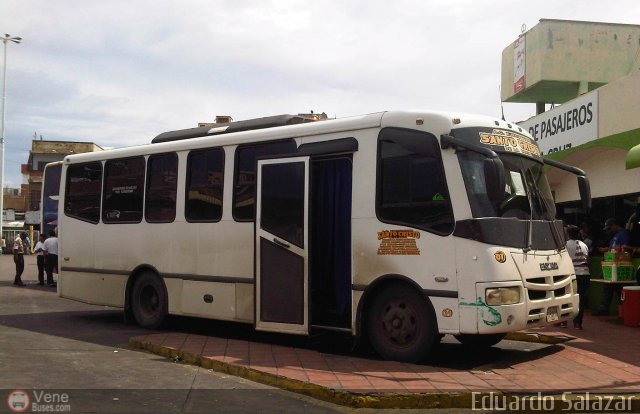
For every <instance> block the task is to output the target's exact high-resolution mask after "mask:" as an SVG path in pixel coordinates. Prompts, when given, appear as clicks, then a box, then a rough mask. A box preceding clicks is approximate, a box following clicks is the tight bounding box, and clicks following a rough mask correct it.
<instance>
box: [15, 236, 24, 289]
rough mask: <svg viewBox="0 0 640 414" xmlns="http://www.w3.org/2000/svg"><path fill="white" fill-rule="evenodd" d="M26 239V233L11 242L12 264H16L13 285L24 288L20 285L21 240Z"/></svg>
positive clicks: (22, 260) (22, 253)
mask: <svg viewBox="0 0 640 414" xmlns="http://www.w3.org/2000/svg"><path fill="white" fill-rule="evenodd" d="M26 237H27V233H25V232H22V233H20V236H18V237H16V239H15V241H14V242H13V262H14V263H15V264H16V277H15V278H14V279H13V284H14V285H16V286H25V284H24V283H22V272H24V256H23V255H24V243H23V242H22V240H23V239H24V238H26Z"/></svg>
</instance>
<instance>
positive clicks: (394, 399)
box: [129, 332, 640, 413]
mask: <svg viewBox="0 0 640 414" xmlns="http://www.w3.org/2000/svg"><path fill="white" fill-rule="evenodd" d="M506 339H510V340H514V341H526V342H538V343H548V344H557V343H561V342H566V341H570V340H572V339H575V338H573V337H570V336H551V335H543V334H535V333H526V332H515V333H513V334H509V335H507V338H506ZM129 345H131V346H132V347H134V348H138V349H143V350H146V351H149V352H151V353H154V354H157V355H161V356H165V357H167V358H173V359H174V360H175V361H178V360H183V361H185V362H187V363H190V364H194V365H198V366H201V367H203V368H206V369H210V370H213V371H216V372H220V373H224V374H229V375H233V376H237V377H241V378H245V379H248V380H251V381H254V382H258V383H261V384H265V385H269V386H273V387H276V388H280V389H283V390H286V391H291V392H295V393H298V394H302V395H306V396H309V397H312V398H315V399H318V400H322V401H326V402H330V403H333V404H337V405H342V406H346V407H350V408H377V409H380V408H396V409H411V408H413V409H416V408H421V409H467V410H468V409H473V407H474V404H476V403H478V402H481V401H494V402H497V403H498V404H500V403H502V404H509V403H520V401H521V400H522V399H524V400H526V399H527V398H529V399H531V398H536V396H537V398H538V399H553V400H555V401H563V402H564V401H566V400H565V399H564V397H565V396H564V394H562V393H560V394H546V393H532V392H520V393H518V392H502V391H479V392H438V391H436V392H432V393H397V392H394V393H378V392H373V393H358V392H350V391H345V390H337V389H332V388H327V387H323V386H321V385H317V384H313V383H309V382H304V381H300V380H296V379H292V378H287V377H283V376H281V375H277V374H272V373H268V372H264V371H259V370H256V369H253V368H248V367H244V366H240V365H234V364H231V363H225V362H222V361H217V360H214V359H210V358H204V357H202V356H200V355H195V354H192V353H189V352H185V351H180V350H178V349H176V348H171V347H166V346H162V345H158V344H154V343H150V342H145V341H144V340H142V339H139V338H136V337H134V338H130V339H129ZM588 394H590V393H589V392H587V395H588ZM592 395H593V396H592V397H591V398H598V397H597V395H598V394H597V393H592ZM606 395H607V396H611V395H613V396H618V397H619V396H621V395H624V396H626V397H627V398H629V396H631V400H632V403H633V409H634V410H638V409H640V394H638V393H628V394H627V393H625V394H606ZM572 398H573V397H572ZM479 409H480V410H482V411H486V410H483V409H482V408H479ZM518 412H522V413H527V412H549V411H545V410H540V409H532V410H527V409H526V408H525V409H524V410H522V408H521V409H520V410H518ZM551 412H565V410H564V409H560V410H556V409H553V410H552V411H551ZM587 412H593V411H591V410H588V411H587ZM632 412H635V411H632Z"/></svg>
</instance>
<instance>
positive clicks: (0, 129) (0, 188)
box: [0, 33, 22, 237]
mask: <svg viewBox="0 0 640 414" xmlns="http://www.w3.org/2000/svg"><path fill="white" fill-rule="evenodd" d="M0 39H2V43H4V66H3V68H4V69H3V74H2V120H0V237H2V225H3V224H4V223H3V217H2V213H3V212H4V118H5V116H6V114H7V105H6V102H7V42H13V43H16V44H17V43H20V42H21V41H22V38H21V37H11V35H9V34H6V33H5V34H4V36H0Z"/></svg>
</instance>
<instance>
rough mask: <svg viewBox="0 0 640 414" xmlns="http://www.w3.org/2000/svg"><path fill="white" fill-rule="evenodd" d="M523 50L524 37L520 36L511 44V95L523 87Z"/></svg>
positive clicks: (524, 48)
mask: <svg viewBox="0 0 640 414" xmlns="http://www.w3.org/2000/svg"><path fill="white" fill-rule="evenodd" d="M525 50H526V47H525V35H522V36H520V37H518V39H516V41H515V43H514V44H513V55H514V56H513V93H518V92H520V91H522V90H524V87H525Z"/></svg>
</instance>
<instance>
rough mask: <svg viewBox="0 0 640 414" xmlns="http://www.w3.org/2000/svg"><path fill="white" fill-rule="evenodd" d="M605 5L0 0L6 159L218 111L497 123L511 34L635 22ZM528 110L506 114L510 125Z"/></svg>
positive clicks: (637, 17)
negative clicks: (6, 37) (460, 116)
mask: <svg viewBox="0 0 640 414" xmlns="http://www.w3.org/2000/svg"><path fill="white" fill-rule="evenodd" d="M616 4H617V6H616V7H615V8H613V7H609V6H607V5H606V4H602V3H601V2H599V1H596V0H586V1H583V2H581V3H580V7H577V6H576V5H575V4H571V3H567V2H555V1H551V0H542V1H539V2H527V1H524V0H516V1H512V2H509V3H505V2H504V1H498V0H486V1H482V2H477V1H472V0H428V1H424V0H399V1H394V2H389V1H382V0H368V1H363V0H353V1H348V2H345V1H338V0H326V1H323V2H301V1H294V0H278V1H275V0H260V1H258V0H246V1H235V0H217V1H210V0H180V1H178V0H165V1H161V2H158V1H151V0H137V1H135V2H131V1H124V0H110V1H108V2H106V1H105V2H95V1H91V2H88V1H85V0H59V1H55V2H53V1H49V0H29V1H24V0H3V2H2V6H1V7H2V10H1V11H0V27H2V28H3V30H4V31H5V32H8V33H12V34H14V35H18V36H22V37H23V38H24V41H23V43H22V44H20V45H10V46H9V67H8V71H9V78H8V91H7V96H8V100H7V103H8V106H7V137H8V142H10V143H11V145H13V146H16V151H19V152H15V153H12V154H11V156H12V157H16V159H17V158H20V157H23V160H22V163H24V162H26V156H25V154H27V153H28V148H29V146H30V139H31V137H32V135H33V133H34V132H36V131H37V133H38V134H42V135H43V137H44V138H45V139H68V140H80V141H87V140H90V141H94V142H96V143H98V144H99V145H104V146H118V147H119V146H128V145H136V144H142V143H146V142H149V141H150V140H151V139H152V138H153V137H154V136H155V135H157V134H159V133H161V132H163V131H168V130H175V129H181V128H189V127H193V126H195V125H196V124H197V122H201V121H210V120H213V119H214V117H215V115H217V114H228V115H232V116H233V117H234V118H235V119H247V118H253V117H260V116H266V115H274V114H279V113H297V112H302V111H309V110H311V109H314V110H315V111H317V112H321V111H326V112H327V113H328V114H330V115H338V116H349V115H357V114H362V113H369V112H373V111H379V110H386V109H403V108H432V109H448V110H453V111H460V112H477V113H482V114H488V115H493V116H500V102H499V93H498V87H499V84H500V63H501V60H500V59H501V58H500V56H501V52H502V49H503V48H504V47H506V46H507V45H508V44H509V43H510V42H512V41H513V40H514V39H515V38H516V37H517V35H518V34H519V33H520V27H521V25H522V24H523V23H526V24H527V26H529V27H532V26H533V25H535V24H536V23H537V21H538V20H539V19H540V18H568V19H583V20H596V21H612V22H626V23H634V22H637V21H640V10H639V9H638V8H637V7H634V6H635V2H634V1H633V0H621V1H619V2H618V3H616ZM534 111H535V106H534V105H526V104H521V105H507V106H506V107H505V112H506V114H507V116H508V117H511V118H513V119H522V118H526V117H527V116H528V115H530V114H532V113H533V112H534ZM9 138H10V139H9ZM12 162H13V161H12ZM10 168H11V169H13V168H14V166H11V165H9V163H7V169H6V174H7V176H11V180H12V182H16V181H18V182H19V181H20V176H19V170H18V169H16V170H11V171H10V170H9V169H10ZM18 168H19V167H18Z"/></svg>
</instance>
